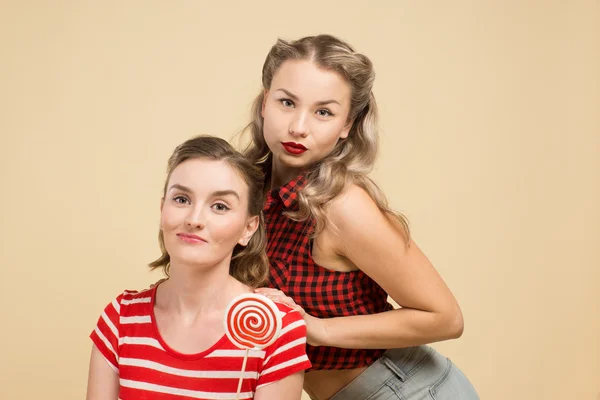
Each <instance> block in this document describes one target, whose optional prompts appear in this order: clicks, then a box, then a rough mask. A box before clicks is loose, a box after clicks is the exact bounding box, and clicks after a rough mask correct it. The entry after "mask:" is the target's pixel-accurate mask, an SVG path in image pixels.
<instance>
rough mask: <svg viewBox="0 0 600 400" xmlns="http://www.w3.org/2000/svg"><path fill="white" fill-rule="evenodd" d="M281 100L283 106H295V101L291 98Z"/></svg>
mask: <svg viewBox="0 0 600 400" xmlns="http://www.w3.org/2000/svg"><path fill="white" fill-rule="evenodd" d="M279 101H280V102H281V104H283V106H284V107H285V108H292V107H294V102H293V101H291V100H290V99H281V100H279Z"/></svg>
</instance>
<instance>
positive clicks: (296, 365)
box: [256, 305, 311, 389]
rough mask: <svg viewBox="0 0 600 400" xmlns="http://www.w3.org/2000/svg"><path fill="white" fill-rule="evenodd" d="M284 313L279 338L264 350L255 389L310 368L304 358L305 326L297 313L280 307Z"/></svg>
mask: <svg viewBox="0 0 600 400" xmlns="http://www.w3.org/2000/svg"><path fill="white" fill-rule="evenodd" d="M280 310H281V311H283V312H284V313H285V315H284V316H283V318H282V326H281V334H280V335H279V338H278V339H277V340H276V341H275V343H273V344H272V345H271V346H269V347H268V348H267V349H265V350H266V351H265V360H264V362H263V363H262V370H261V371H260V375H259V377H258V382H257V385H256V388H257V389H258V388H260V387H261V386H265V385H268V384H269V383H273V382H276V381H278V380H280V379H283V378H285V377H287V376H289V375H292V374H294V373H296V372H299V371H304V370H306V369H308V368H310V367H311V363H310V361H309V360H308V357H307V356H306V324H305V322H304V319H303V318H302V316H301V315H300V313H299V312H297V311H294V310H292V309H291V308H289V307H287V306H284V305H280Z"/></svg>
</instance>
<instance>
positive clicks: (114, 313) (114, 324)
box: [90, 295, 123, 374]
mask: <svg viewBox="0 0 600 400" xmlns="http://www.w3.org/2000/svg"><path fill="white" fill-rule="evenodd" d="M122 297H123V295H120V296H119V297H117V298H116V299H115V300H113V301H112V302H111V303H110V304H108V305H107V306H106V307H105V308H104V311H103V312H102V315H100V318H98V322H97V324H96V328H95V329H94V330H93V331H92V333H91V334H90V338H91V339H92V342H94V344H95V345H96V347H97V348H98V350H99V351H100V353H101V354H102V355H103V356H104V358H105V359H106V361H107V362H108V365H110V366H111V368H112V369H113V370H114V371H115V372H116V373H117V374H118V373H119V337H120V335H119V327H120V322H119V319H120V312H121V299H122Z"/></svg>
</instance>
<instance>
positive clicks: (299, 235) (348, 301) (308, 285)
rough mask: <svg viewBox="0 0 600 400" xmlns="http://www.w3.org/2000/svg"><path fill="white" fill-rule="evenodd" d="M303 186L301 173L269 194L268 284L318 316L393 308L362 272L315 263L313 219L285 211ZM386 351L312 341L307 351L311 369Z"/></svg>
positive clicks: (364, 360) (352, 364)
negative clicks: (298, 218) (294, 217)
mask: <svg viewBox="0 0 600 400" xmlns="http://www.w3.org/2000/svg"><path fill="white" fill-rule="evenodd" d="M305 184H306V181H305V178H304V177H303V176H302V175H301V176H299V177H297V178H296V179H294V180H292V181H290V182H288V183H287V184H285V185H284V186H282V187H280V188H278V189H273V190H271V191H270V192H269V193H268V194H267V200H266V204H265V208H264V214H265V220H266V223H267V238H268V244H267V253H268V256H269V260H270V262H271V277H270V286H271V287H274V288H276V289H279V290H281V291H283V292H284V293H286V294H287V295H288V296H290V297H291V298H293V299H294V301H295V302H296V303H297V304H299V305H301V306H302V307H303V308H304V309H305V310H306V312H307V313H309V314H311V315H313V316H315V317H319V318H331V317H339V316H347V315H361V314H374V313H379V312H383V311H387V310H391V309H392V308H393V307H392V305H391V304H390V303H388V302H387V294H386V293H385V291H384V290H383V289H382V288H381V287H380V286H379V285H378V284H377V283H376V282H375V281H373V280H372V279H371V278H369V277H368V276H367V275H366V274H365V273H364V272H362V271H360V270H357V271H351V272H338V271H332V270H328V269H326V268H323V267H321V266H319V265H317V264H316V263H315V262H314V261H313V259H312V257H311V249H312V239H311V238H310V233H311V230H312V229H313V226H314V224H313V222H312V221H303V222H296V221H293V220H292V219H290V218H288V217H286V216H285V215H284V214H283V213H284V212H285V211H286V210H293V209H297V207H298V205H297V202H296V199H297V195H298V191H299V190H301V189H302V188H303V187H304V185H305ZM374 328H375V327H374ZM384 351H385V350H384V349H381V350H371V349H369V350H365V349H342V348H338V347H324V346H319V347H313V346H310V345H307V349H306V352H307V354H308V358H309V359H310V361H311V363H312V368H311V369H313V370H316V369H349V368H357V367H362V366H368V365H370V364H372V363H373V362H375V361H376V360H377V359H378V358H379V357H380V356H381V355H383V353H384Z"/></svg>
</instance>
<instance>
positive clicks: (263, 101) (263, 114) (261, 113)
mask: <svg viewBox="0 0 600 400" xmlns="http://www.w3.org/2000/svg"><path fill="white" fill-rule="evenodd" d="M268 95H269V91H268V90H267V89H265V91H264V93H263V99H262V104H261V106H260V116H261V117H263V118H264V117H265V103H266V102H267V96H268Z"/></svg>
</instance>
